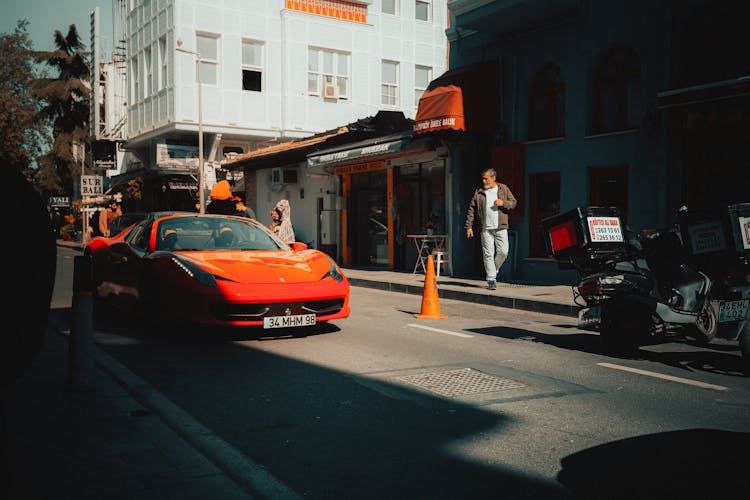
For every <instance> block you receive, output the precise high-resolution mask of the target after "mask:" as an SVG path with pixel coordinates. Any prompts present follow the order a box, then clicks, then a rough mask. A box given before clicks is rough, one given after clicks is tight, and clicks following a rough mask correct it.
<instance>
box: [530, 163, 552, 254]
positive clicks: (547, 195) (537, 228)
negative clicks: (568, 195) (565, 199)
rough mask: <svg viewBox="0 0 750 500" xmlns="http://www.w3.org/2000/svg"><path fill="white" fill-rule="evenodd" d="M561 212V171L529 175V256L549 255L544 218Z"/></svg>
mask: <svg viewBox="0 0 750 500" xmlns="http://www.w3.org/2000/svg"><path fill="white" fill-rule="evenodd" d="M558 213H560V172H547V173H543V174H533V175H530V176H529V257H548V255H547V248H546V246H545V243H544V237H545V235H544V234H543V233H542V219H544V218H546V217H550V216H552V215H555V214H558Z"/></svg>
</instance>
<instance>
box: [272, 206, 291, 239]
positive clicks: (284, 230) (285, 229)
mask: <svg viewBox="0 0 750 500" xmlns="http://www.w3.org/2000/svg"><path fill="white" fill-rule="evenodd" d="M274 208H275V209H276V210H278V212H279V220H280V222H279V228H278V233H277V234H278V236H279V238H281V240H282V241H283V242H284V243H287V244H291V243H294V241H295V238H294V228H293V227H292V208H291V207H290V206H289V200H279V202H278V203H277V204H276V206H275V207H274Z"/></svg>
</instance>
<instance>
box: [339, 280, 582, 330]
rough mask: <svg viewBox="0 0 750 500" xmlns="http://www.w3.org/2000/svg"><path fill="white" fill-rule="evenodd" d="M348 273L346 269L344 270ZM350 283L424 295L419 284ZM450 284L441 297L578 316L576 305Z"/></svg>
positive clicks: (357, 281)
mask: <svg viewBox="0 0 750 500" xmlns="http://www.w3.org/2000/svg"><path fill="white" fill-rule="evenodd" d="M344 272H345V273H346V271H344ZM347 279H348V280H349V284H350V285H352V286H356V287H362V288H374V289H377V290H384V291H387V292H397V293H406V294H410V295H422V293H423V290H424V288H423V287H421V286H417V285H409V284H405V283H392V282H387V281H373V280H367V279H362V278H352V277H347ZM446 286H450V285H442V287H441V285H440V284H438V297H440V298H441V299H451V300H460V301H463V302H471V303H472V304H482V305H488V306H496V307H504V308H507V309H521V310H524V311H530V312H537V313H542V314H553V315H556V316H569V317H573V318H577V317H578V309H579V308H578V307H577V306H575V305H565V304H556V303H553V302H544V301H541V300H530V299H521V298H517V297H504V296H502V295H496V294H490V293H477V292H474V293H470V292H462V291H460V290H452V289H449V288H446Z"/></svg>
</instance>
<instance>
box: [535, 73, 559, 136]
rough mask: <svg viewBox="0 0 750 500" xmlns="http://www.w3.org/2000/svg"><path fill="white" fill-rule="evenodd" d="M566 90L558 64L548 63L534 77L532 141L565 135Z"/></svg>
mask: <svg viewBox="0 0 750 500" xmlns="http://www.w3.org/2000/svg"><path fill="white" fill-rule="evenodd" d="M564 89H565V85H564V84H563V81H562V76H561V75H560V67H559V66H558V65H557V64H554V63H548V64H546V65H544V66H543V67H542V68H541V69H540V70H539V71H537V73H536V75H534V78H533V79H532V80H531V85H530V87H529V131H528V136H529V140H530V141H534V140H539V139H550V138H553V137H562V136H563V135H564V127H563V123H564V97H565V94H564Z"/></svg>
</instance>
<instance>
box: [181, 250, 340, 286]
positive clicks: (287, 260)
mask: <svg viewBox="0 0 750 500" xmlns="http://www.w3.org/2000/svg"><path fill="white" fill-rule="evenodd" d="M175 253H176V254H178V255H180V256H181V257H183V258H185V259H187V260H190V261H192V262H193V263H194V264H196V265H198V266H200V267H201V268H202V269H204V270H205V271H207V272H209V273H211V274H213V275H214V276H217V277H220V278H224V279H227V280H231V281H235V282H239V283H248V284H251V283H252V284H280V283H286V284H288V283H309V282H313V281H319V280H320V279H321V278H323V277H324V276H325V275H326V273H327V272H328V270H329V269H330V268H331V261H330V260H329V259H328V258H327V256H326V254H324V253H323V252H320V251H318V250H303V251H301V252H293V251H291V250H290V251H285V250H274V251H247V250H245V251H240V250H226V251H224V250H222V251H208V252H175Z"/></svg>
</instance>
